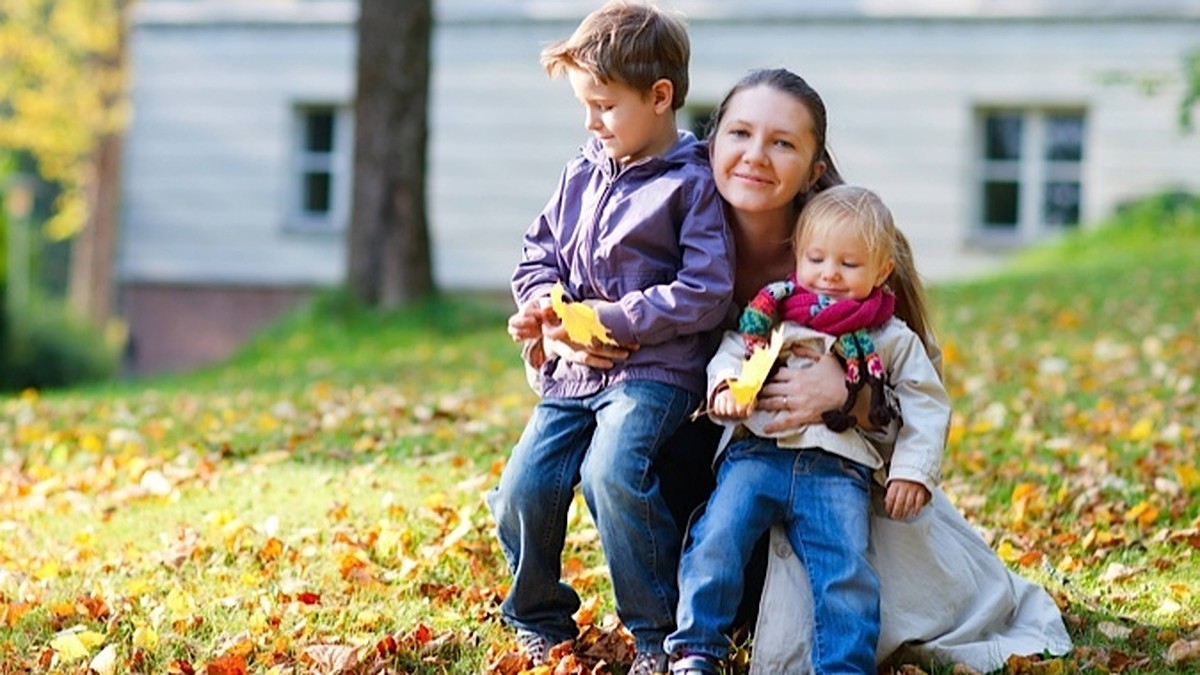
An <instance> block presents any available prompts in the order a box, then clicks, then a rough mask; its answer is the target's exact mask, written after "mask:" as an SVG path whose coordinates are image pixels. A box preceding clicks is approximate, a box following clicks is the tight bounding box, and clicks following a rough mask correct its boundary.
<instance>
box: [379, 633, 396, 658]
mask: <svg viewBox="0 0 1200 675" xmlns="http://www.w3.org/2000/svg"><path fill="white" fill-rule="evenodd" d="M398 651H400V645H398V644H397V643H396V638H394V637H392V636H391V635H385V636H384V637H383V639H381V640H380V641H379V642H376V643H375V653H377V654H379V655H380V656H381V657H384V658H387V657H390V656H395V654H396V652H398Z"/></svg>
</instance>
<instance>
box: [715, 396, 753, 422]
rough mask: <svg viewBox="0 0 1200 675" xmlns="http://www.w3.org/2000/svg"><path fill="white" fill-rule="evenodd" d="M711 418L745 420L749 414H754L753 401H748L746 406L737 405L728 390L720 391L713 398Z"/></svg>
mask: <svg viewBox="0 0 1200 675" xmlns="http://www.w3.org/2000/svg"><path fill="white" fill-rule="evenodd" d="M710 412H711V413H712V415H711V416H712V417H724V418H725V419H737V420H741V419H746V418H747V417H749V416H750V413H752V412H754V401H750V402H749V403H747V404H746V405H738V403H737V401H736V400H735V399H734V398H733V392H732V391H730V390H729V389H722V390H721V391H719V392H717V393H716V395H714V396H713V404H712V410H711V411H710Z"/></svg>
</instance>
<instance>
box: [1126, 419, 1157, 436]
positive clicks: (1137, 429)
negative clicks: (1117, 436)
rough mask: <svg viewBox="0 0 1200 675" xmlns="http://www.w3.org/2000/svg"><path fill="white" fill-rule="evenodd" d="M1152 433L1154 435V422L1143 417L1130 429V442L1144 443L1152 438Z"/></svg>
mask: <svg viewBox="0 0 1200 675" xmlns="http://www.w3.org/2000/svg"><path fill="white" fill-rule="evenodd" d="M1152 433H1154V422H1153V421H1152V420H1151V419H1150V418H1149V417H1143V418H1142V419H1140V420H1138V421H1137V423H1136V424H1134V425H1133V427H1132V428H1130V429H1129V440H1131V441H1144V440H1146V439H1147V438H1150V434H1152Z"/></svg>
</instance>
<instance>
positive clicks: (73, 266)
mask: <svg viewBox="0 0 1200 675" xmlns="http://www.w3.org/2000/svg"><path fill="white" fill-rule="evenodd" d="M131 2H132V0H3V2H2V3H0V189H2V194H3V200H4V202H5V205H4V206H5V208H4V209H3V223H2V224H3V225H4V237H3V239H4V246H5V256H4V258H5V260H6V261H7V262H8V263H9V264H7V265H6V266H5V273H4V287H5V289H6V293H5V299H6V303H5V307H4V308H3V309H4V311H3V314H4V321H3V323H0V328H3V332H4V335H3V336H2V337H0V346H2V347H3V349H2V350H0V371H2V372H0V388H5V389H12V388H23V387H27V386H54V385H60V384H67V383H70V382H73V381H77V380H79V379H89V378H94V377H98V376H103V375H105V374H108V373H110V372H111V371H112V370H113V367H114V359H113V358H112V354H111V351H112V350H110V349H106V346H105V339H104V336H105V331H106V329H108V328H109V327H110V319H111V318H112V316H113V301H112V293H113V284H112V268H113V264H112V261H113V255H114V249H115V245H116V230H117V219H116V203H117V195H118V193H119V178H120V166H119V162H120V141H121V130H122V129H123V128H124V126H125V123H126V120H127V119H128V116H129V115H128V102H127V99H126V73H125V67H124V36H125V25H126V24H125V14H126V10H127V8H128V6H129V5H130V3H131ZM66 242H69V245H68V244H67V243H66ZM10 249H12V250H10ZM68 255H69V264H65V265H62V266H61V267H58V268H55V261H56V260H58V259H60V258H66V257H67V256H68ZM43 268H48V269H43ZM47 272H53V274H49V273H47ZM13 275H17V276H19V277H20V278H14V277H13ZM51 276H53V277H54V278H50V277H51ZM36 282H43V283H36ZM63 294H65V296H66V303H67V304H68V305H69V307H70V308H71V310H72V311H70V312H68V311H66V309H65V308H64V307H63V299H62V298H61V297H58V298H55V297H52V296H55V295H63ZM81 322H83V324H82V325H81ZM89 326H90V328H89Z"/></svg>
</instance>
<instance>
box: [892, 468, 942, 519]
mask: <svg viewBox="0 0 1200 675" xmlns="http://www.w3.org/2000/svg"><path fill="white" fill-rule="evenodd" d="M932 496H933V495H931V494H929V488H927V487H925V486H924V485H921V484H920V483H917V482H915V481H911V480H904V479H901V478H897V479H896V480H893V481H891V482H889V483H888V486H887V497H885V498H884V500H883V505H884V507H885V508H887V512H888V515H889V516H891V517H892V519H893V520H908V519H909V518H915V517H916V516H917V514H918V513H920V512H921V509H923V508H925V505H926V504H928V503H929V500H930V498H931V497H932Z"/></svg>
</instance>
